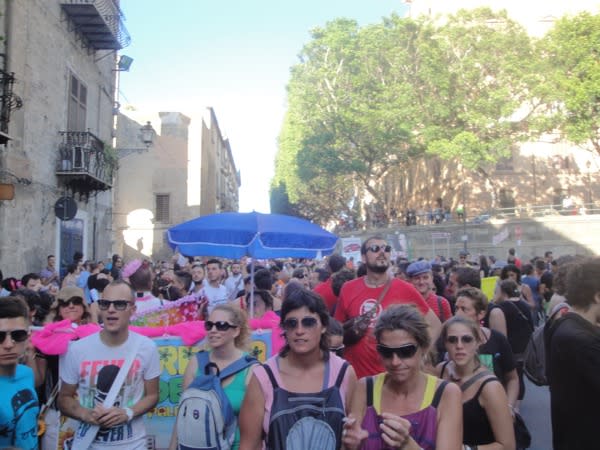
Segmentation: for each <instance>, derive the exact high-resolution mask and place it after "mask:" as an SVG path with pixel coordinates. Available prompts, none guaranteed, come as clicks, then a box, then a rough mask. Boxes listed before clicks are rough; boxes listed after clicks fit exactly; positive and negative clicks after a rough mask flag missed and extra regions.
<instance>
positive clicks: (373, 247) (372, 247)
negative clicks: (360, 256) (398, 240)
mask: <svg viewBox="0 0 600 450" xmlns="http://www.w3.org/2000/svg"><path fill="white" fill-rule="evenodd" d="M367 250H368V251H371V252H373V253H379V252H380V251H381V250H383V251H384V252H386V253H389V252H391V251H392V246H391V245H377V244H373V245H369V246H368V247H367Z"/></svg>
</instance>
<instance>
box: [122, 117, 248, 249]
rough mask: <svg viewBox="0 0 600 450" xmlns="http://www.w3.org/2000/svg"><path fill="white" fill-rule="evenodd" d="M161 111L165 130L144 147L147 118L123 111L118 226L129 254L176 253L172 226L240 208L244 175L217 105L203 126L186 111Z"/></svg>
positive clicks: (161, 130) (161, 121)
mask: <svg viewBox="0 0 600 450" xmlns="http://www.w3.org/2000/svg"><path fill="white" fill-rule="evenodd" d="M159 117H160V124H161V125H160V132H159V133H157V135H156V136H155V137H154V139H153V142H152V144H151V145H149V146H148V147H147V148H144V147H142V146H141V140H140V137H141V136H140V130H141V129H142V128H143V127H142V125H141V123H139V122H136V121H135V120H133V119H132V118H130V117H128V116H126V115H124V114H119V116H118V121H117V141H116V142H117V144H116V145H117V154H118V155H119V169H118V172H117V179H116V183H115V207H114V211H113V229H114V231H115V235H114V236H115V238H114V239H115V251H116V252H117V253H119V254H121V255H123V256H124V257H125V259H131V258H132V257H136V256H141V257H150V258H152V259H154V260H157V259H166V258H168V257H169V256H170V255H171V254H172V250H171V248H170V247H169V246H168V244H167V241H166V230H167V229H168V228H169V227H171V226H173V225H176V224H178V223H181V222H185V221H187V220H190V219H193V218H195V217H198V216H200V215H206V214H212V213H215V212H220V211H237V210H238V202H239V200H238V191H239V186H240V176H239V173H238V172H237V171H236V168H235V162H234V160H233V156H232V153H231V148H230V146H229V142H228V140H227V139H225V138H224V137H223V135H222V133H221V130H220V129H219V125H218V122H217V119H216V116H215V113H214V111H213V110H212V108H207V109H206V112H205V114H204V117H203V118H201V119H200V121H199V123H198V124H197V128H196V127H194V126H190V123H192V122H193V119H190V118H189V117H187V116H185V115H183V114H182V113H180V112H160V113H159ZM192 125H193V123H192ZM196 130H197V135H196V134H195V133H196Z"/></svg>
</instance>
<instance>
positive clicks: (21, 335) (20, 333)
mask: <svg viewBox="0 0 600 450" xmlns="http://www.w3.org/2000/svg"><path fill="white" fill-rule="evenodd" d="M6 336H10V339H11V340H12V341H13V342H25V341H26V340H27V338H28V337H29V331H27V330H12V331H0V343H3V342H4V341H5V340H6Z"/></svg>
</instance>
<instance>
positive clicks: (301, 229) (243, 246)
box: [167, 212, 338, 317]
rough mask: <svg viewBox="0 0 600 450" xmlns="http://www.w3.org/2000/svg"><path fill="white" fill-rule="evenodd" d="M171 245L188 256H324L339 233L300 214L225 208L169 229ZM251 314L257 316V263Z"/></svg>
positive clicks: (264, 257) (252, 268)
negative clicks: (241, 211)
mask: <svg viewBox="0 0 600 450" xmlns="http://www.w3.org/2000/svg"><path fill="white" fill-rule="evenodd" d="M167 237H168V240H169V245H170V246H171V247H173V248H174V249H177V250H179V251H180V252H181V253H182V254H183V255H186V256H220V257H223V258H241V257H242V256H250V257H252V258H257V259H266V258H320V257H321V256H325V255H330V254H331V253H333V250H334V249H335V245H336V243H337V240H338V238H337V236H336V235H335V234H332V233H330V232H329V231H326V230H324V229H323V228H321V227H320V226H318V225H315V224H314V223H311V222H309V221H307V220H304V219H300V218H298V217H292V216H286V215H282V214H261V213H257V212H251V213H235V212H224V213H219V214H211V215H207V216H201V217H198V218H196V219H193V220H190V221H188V222H184V223H181V224H179V225H175V226H174V227H171V228H169V229H168V230H167ZM250 277H251V278H250V279H251V280H252V290H251V294H250V296H251V301H250V317H254V264H252V266H251V273H250Z"/></svg>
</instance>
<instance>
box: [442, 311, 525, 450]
mask: <svg viewBox="0 0 600 450" xmlns="http://www.w3.org/2000/svg"><path fill="white" fill-rule="evenodd" d="M441 339H442V341H443V342H444V343H445V346H446V351H447V352H448V358H449V360H448V361H445V362H443V363H441V364H439V365H438V367H437V370H438V374H439V376H440V378H442V379H444V380H448V381H451V382H454V383H456V384H458V385H459V386H460V388H461V391H462V401H463V443H464V444H465V446H466V447H467V448H470V449H473V448H477V449H480V450H483V449H489V450H491V449H494V450H512V449H514V448H515V434H514V428H513V419H512V416H511V412H510V409H509V407H508V398H507V397H506V391H505V390H504V387H503V386H502V383H500V381H499V380H498V378H496V377H495V376H494V374H493V373H491V372H489V371H488V370H487V368H486V367H485V366H484V365H482V364H481V362H480V361H479V357H478V355H477V348H478V347H479V344H480V343H481V342H480V337H479V325H477V324H476V323H475V322H473V321H472V320H470V319H467V318H465V317H453V318H451V319H450V320H448V321H447V322H446V323H445V324H444V326H443V328H442V334H441Z"/></svg>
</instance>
